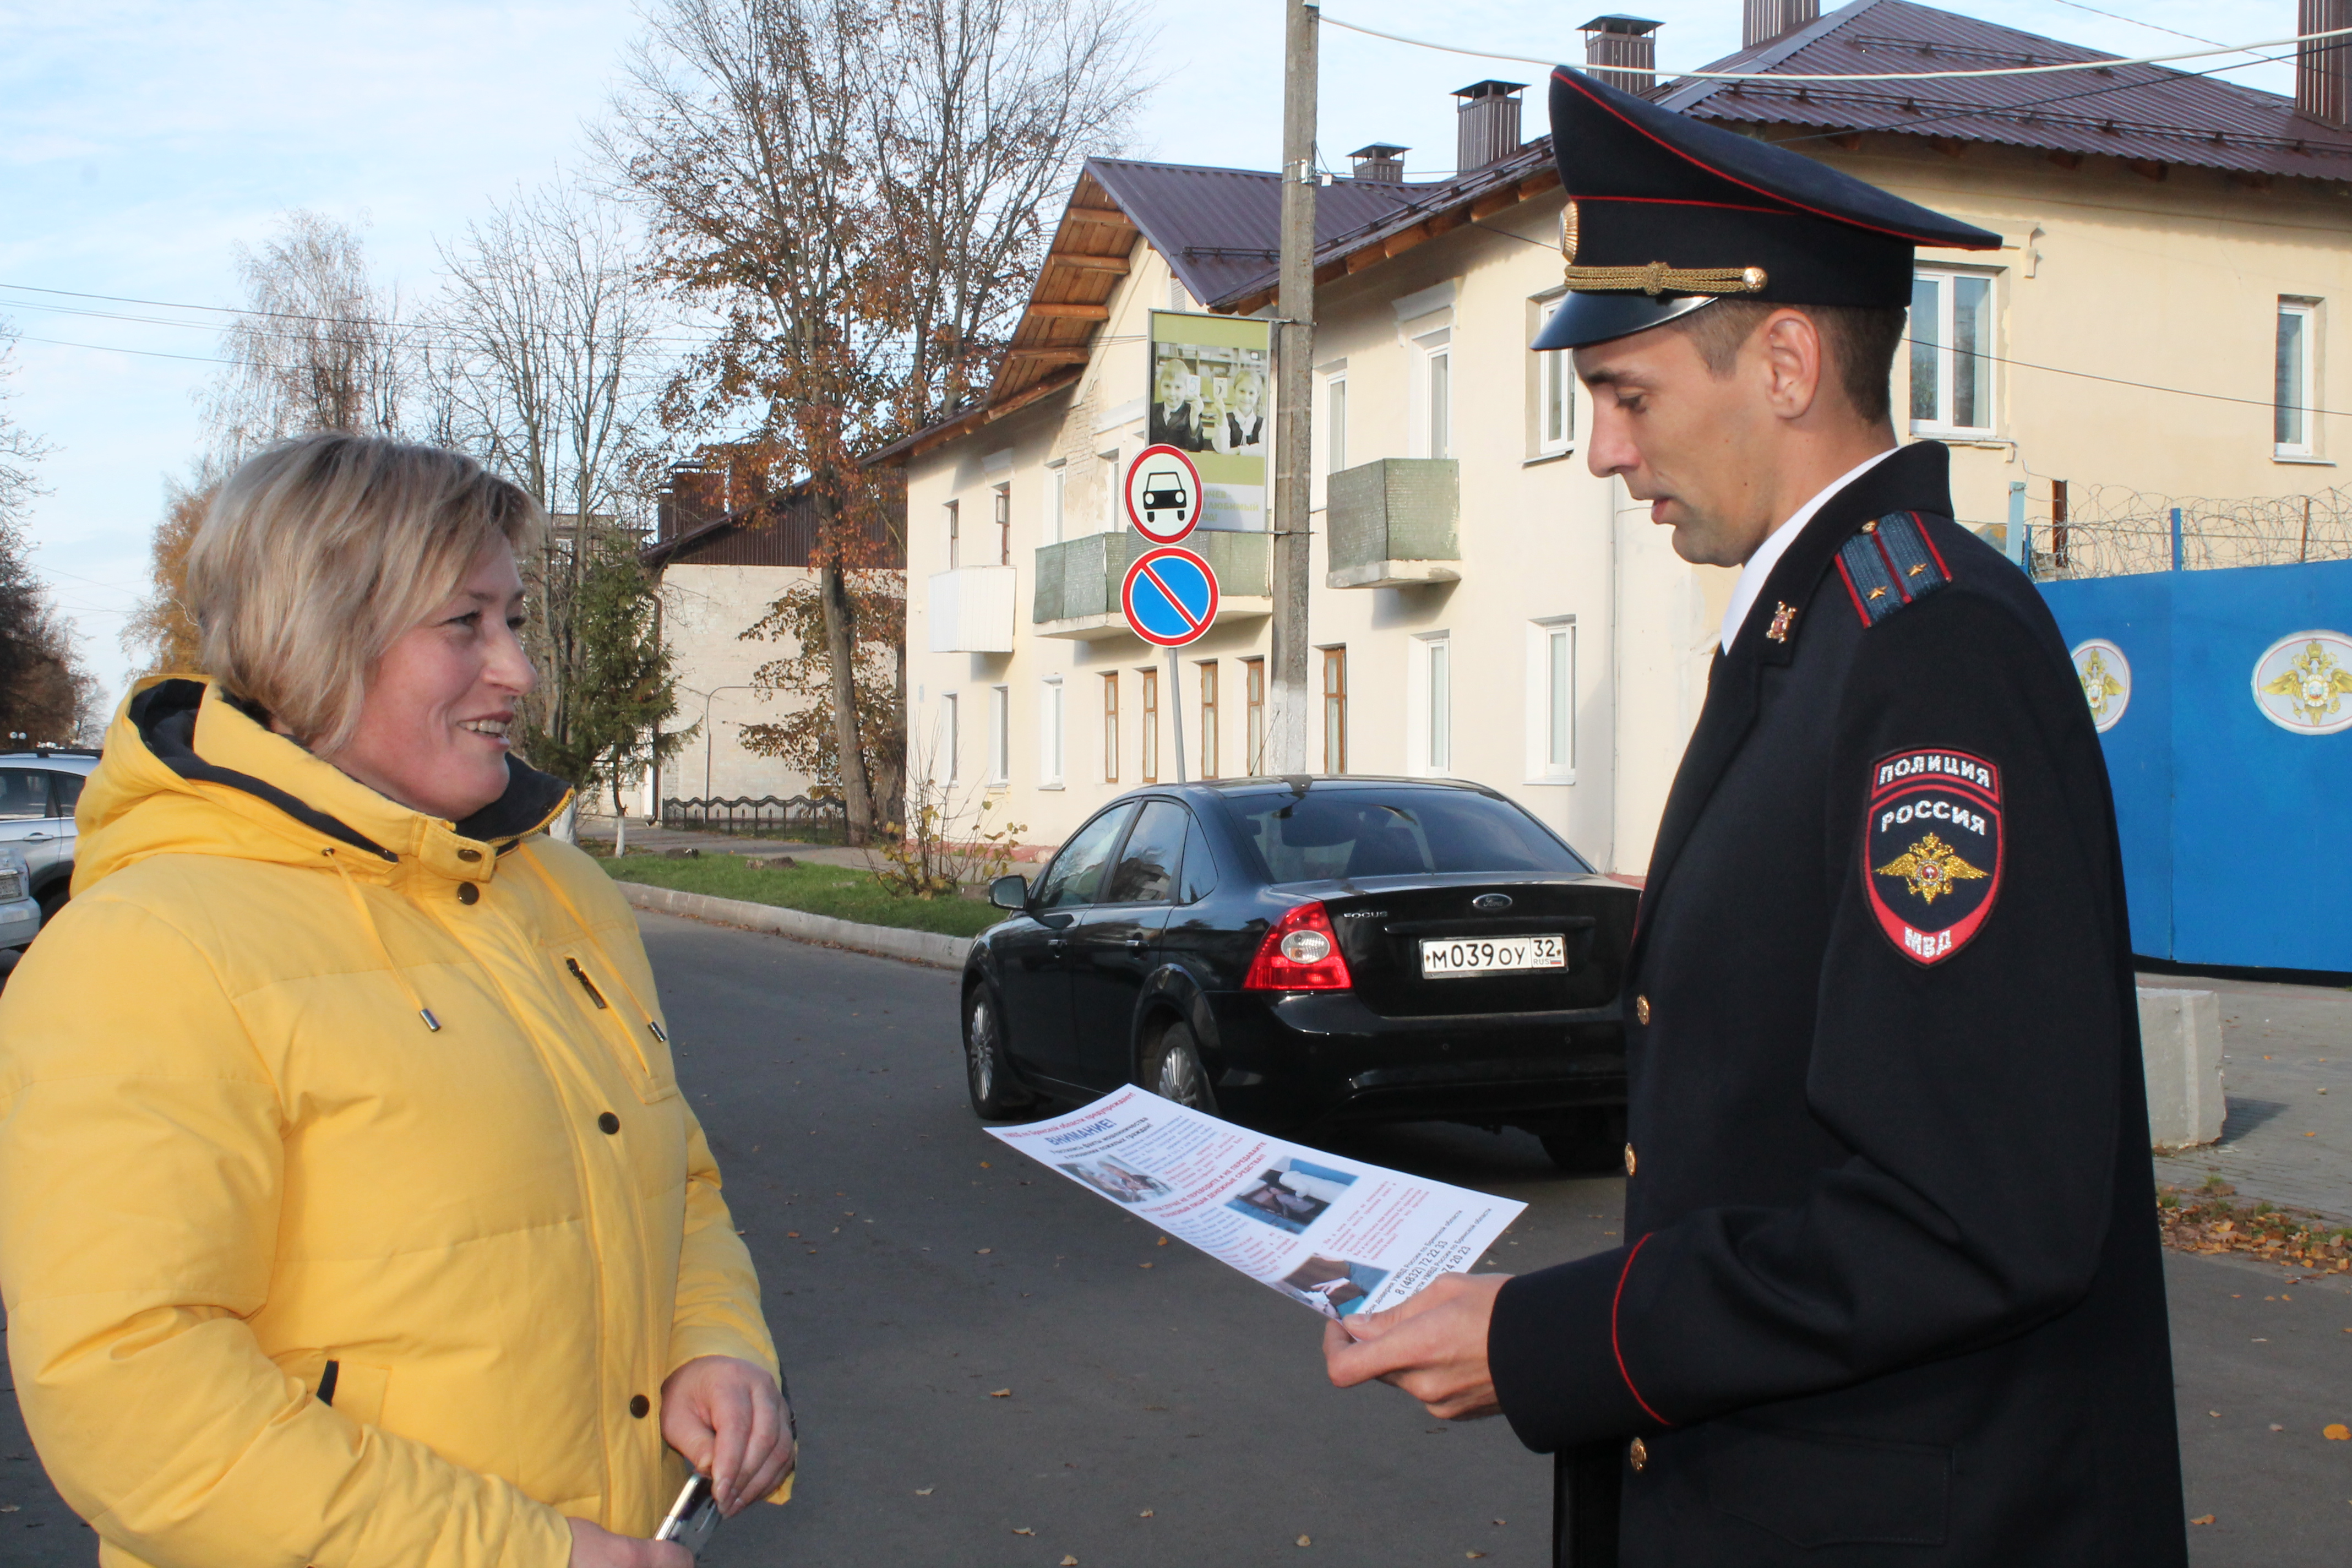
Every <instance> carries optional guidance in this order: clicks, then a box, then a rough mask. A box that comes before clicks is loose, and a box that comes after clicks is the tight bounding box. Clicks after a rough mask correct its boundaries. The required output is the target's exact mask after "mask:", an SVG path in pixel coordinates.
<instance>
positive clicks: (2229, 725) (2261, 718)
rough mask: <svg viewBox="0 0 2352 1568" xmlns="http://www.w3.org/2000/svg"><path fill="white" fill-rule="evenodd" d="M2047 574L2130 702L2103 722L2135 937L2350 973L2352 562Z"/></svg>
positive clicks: (2098, 680) (2052, 596)
mask: <svg viewBox="0 0 2352 1568" xmlns="http://www.w3.org/2000/svg"><path fill="white" fill-rule="evenodd" d="M2176 548H2177V546H2176ZM2041 586H2042V594H2043V595H2044V596H2045V597H2046V599H2047V600H2048V602H2049V604H2050V607H2051V610H2052V611H2053V614H2055V615H2056V616H2057V618H2058V625H2059V628H2060V630H2061V631H2063V633H2064V635H2065V637H2066V642H2067V646H2068V647H2070V648H2073V649H2074V650H2075V655H2076V667H2077V669H2078V671H2079V670H2082V669H2084V668H2085V667H2086V666H2087V665H2088V664H2089V655H2090V654H2093V653H2096V654H2098V655H2099V656H2100V662H2099V665H2098V666H2097V668H2095V669H2093V670H2092V671H2091V675H2092V683H2093V684H2096V685H2097V686H2098V695H2099V696H2100V698H2101V699H2102V700H2105V702H2106V703H2108V704H2109V705H2110V706H2111V707H2115V706H2119V707H2120V708H2121V713H2120V716H2119V717H2117V718H2116V719H2115V720H2114V721H2113V722H2112V724H2111V725H2110V727H2108V728H2107V729H2106V730H2105V731H2104V732H2103V733H2102V735H2101V737H2100V738H2101V740H2102V742H2104V743H2105V748H2106V756H2107V768H2108V772H2109V773H2110V775H2111V776H2112V778H2113V780H2114V784H2115V795H2116V818H2117V822H2118V826H2120V828H2121V831H2122V836H2123V847H2124V875H2125V879H2126V896H2127V898H2128V900H2129V905H2130V913H2131V926H2132V947H2133V951H2135V952H2138V953H2140V954H2142V955H2144V956H2147V957H2152V958H2164V959H2171V960H2174V961H2176V962H2179V963H2210V964H2217V965H2243V966H2247V967H2253V968H2275V969H2314V970H2333V971H2337V972H2345V971H2352V832H2347V827H2346V826H2345V825H2346V822H2347V812H2352V561H2326V562H2317V563H2312V564H2309V565H2291V566H2246V567H2237V568H2230V569H2222V570H2216V571H2203V572H2198V571H2189V572H2183V571H2173V572H2157V573H2147V574H2137V575H2132V576H2120V577H2102V578H2092V579H2086V580H2076V581H2071V582H2054V583H2043V584H2042V585H2041ZM2311 634H2319V635H2318V636H2316V637H2314V636H2312V635H2311ZM2093 642H2101V643H2105V644H2109V645H2112V646H2113V647H2114V649H2115V650H2116V651H2117V652H2118V653H2120V654H2121V655H2122V658H2121V659H2120V660H2117V659H2114V658H2108V657H2106V656H2105V653H2104V651H2103V650H2100V649H2096V648H2086V645H2088V644H2091V643H2093ZM2258 666H2259V667H2260V668H2259V669H2258V668H2257V667H2258ZM2118 667H2120V668H2118ZM2339 671H2341V672H2342V673H2341V674H2338V673H2337V672H2339ZM2306 681H2308V682H2309V683H2310V684H2309V685H2307V686H2306V685H2305V682H2306ZM2117 687H2120V688H2122V690H2121V691H2120V692H2118V691H2117V690H2116V688H2117ZM2331 694H2332V695H2333V696H2334V697H2335V698H2339V699H2340V702H2338V703H2337V704H2336V706H2335V707H2333V708H2331V707H2330V706H2329V698H2330V696H2331Z"/></svg>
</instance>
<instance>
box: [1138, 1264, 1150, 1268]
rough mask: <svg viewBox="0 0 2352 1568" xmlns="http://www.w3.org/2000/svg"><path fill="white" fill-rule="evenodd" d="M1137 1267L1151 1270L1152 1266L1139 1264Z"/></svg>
mask: <svg viewBox="0 0 2352 1568" xmlns="http://www.w3.org/2000/svg"><path fill="white" fill-rule="evenodd" d="M1136 1267H1137V1268H1150V1267H1151V1265H1150V1264H1149V1263H1139V1264H1137V1265H1136Z"/></svg>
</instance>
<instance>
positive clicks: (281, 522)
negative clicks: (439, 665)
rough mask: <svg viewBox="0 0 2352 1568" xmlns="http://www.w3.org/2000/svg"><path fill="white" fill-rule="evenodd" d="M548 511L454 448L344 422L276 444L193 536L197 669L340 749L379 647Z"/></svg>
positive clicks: (251, 462)
mask: <svg viewBox="0 0 2352 1568" xmlns="http://www.w3.org/2000/svg"><path fill="white" fill-rule="evenodd" d="M545 521H546V516H545V514H544V513H543V512H542V511H541V510H540V505H539V503H538V502H537V501H536V500H532V499H531V498H530V494H529V493H528V492H526V491H525V490H523V489H521V488H520V486H517V485H514V484H510V483H509V482H508V481H507V480H505V479H499V478H498V477H496V476H495V475H493V474H491V473H489V472H488V470H486V469H484V468H483V467H482V466H481V465H480V464H479V463H477V462H476V461H474V460H473V459H472V458H467V457H465V456H462V455H461V454H459V453H456V452H446V451H443V450H441V449H440V448H438V447H413V446H409V445H406V444H404V443H403V442H398V441H389V440H385V439H383V438H382V437H372V436H352V435H348V434H345V433H342V432H339V431H331V432H326V433H322V434H320V435H316V436H306V437H302V438H301V439H299V440H296V441H289V442H287V443H285V444H284V445H283V446H278V447H271V448H270V449H269V450H268V451H266V452H263V453H261V454H260V455H259V456H257V457H255V458H249V459H247V461H246V462H245V463H244V464H242V465H241V466H239V467H238V468H237V470H236V472H235V473H233V474H231V475H230V476H229V477H228V479H226V481H224V482H223V484H222V485H221V488H220V491H219V493H218V494H217V495H215V497H214V498H213V503H212V509H211V510H210V511H209V512H208V513H206V515H205V521H204V526H203V527H202V528H201V529H199V530H198V531H197V532H196V537H195V541H194V543H193V544H191V545H190V547H189V550H188V577H187V594H188V607H189V610H190V612H191V613H192V614H193V615H194V617H195V621H196V625H197V627H198V629H199V631H200V633H201V635H202V639H203V640H202V643H201V645H200V652H201V658H202V660H203V663H204V667H205V673H207V674H209V675H211V676H212V677H213V678H214V679H216V680H218V681H219V682H220V683H221V684H222V685H223V686H225V687H226V688H227V689H229V690H230V691H231V692H233V693H234V694H236V696H238V697H240V698H244V699H246V700H249V701H253V702H257V703H259V704H260V705H261V706H262V707H263V708H265V709H267V710H268V711H269V713H270V715H271V716H272V717H273V718H275V719H277V720H278V721H281V722H283V723H284V724H285V726H286V727H287V728H288V729H289V730H291V731H293V732H294V735H295V737H296V738H297V739H299V740H300V741H301V742H303V743H304V744H305V745H307V746H310V747H311V748H313V749H314V750H317V751H321V752H332V751H335V750H337V749H338V748H340V747H341V746H342V745H344V744H345V743H346V742H349V741H350V740H351V737H352V731H353V730H354V729H355V728H356V727H357V725H358V723H359V715H360V703H361V700H362V698H363V697H364V696H365V695H366V693H367V685H368V680H369V678H370V677H371V676H372V675H373V673H374V671H375V667H376V661H377V660H378V659H380V658H383V653H384V650H385V649H387V648H389V647H391V646H392V645H393V643H394V641H395V640H396V639H397V638H398V637H400V636H401V634H403V633H404V632H406V631H407V630H408V629H409V628H411V627H412V626H416V625H417V624H418V623H419V622H421V621H422V620H423V619H424V618H425V616H427V615H429V614H431V613H432V611H433V609H434V607H435V606H436V605H439V604H441V603H442V602H443V601H444V600H446V599H448V598H450V597H451V596H452V595H455V594H457V591H458V590H459V588H460V587H461V586H462V585H463V584H464V583H465V580H466V575H467V572H468V571H470V570H471V569H472V566H473V563H474V561H475V559H476V558H477V557H478V556H479V555H480V554H481V552H483V551H484V550H485V549H487V548H488V547H489V546H490V545H491V544H492V543H493V542H498V541H500V540H503V541H505V542H506V543H508V544H509V545H510V546H513V547H515V548H516V549H518V550H520V548H521V547H522V546H523V545H524V543H525V542H526V541H527V540H528V539H530V537H531V536H532V534H533V533H534V532H535V531H536V530H537V529H539V528H540V527H541V526H542V525H543V524H544V523H545Z"/></svg>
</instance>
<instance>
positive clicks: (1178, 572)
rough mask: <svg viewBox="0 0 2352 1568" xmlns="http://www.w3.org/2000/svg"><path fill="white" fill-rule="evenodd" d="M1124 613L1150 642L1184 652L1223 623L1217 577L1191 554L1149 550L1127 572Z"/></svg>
mask: <svg viewBox="0 0 2352 1568" xmlns="http://www.w3.org/2000/svg"><path fill="white" fill-rule="evenodd" d="M1118 607H1119V609H1120V610H1121V611H1122V612H1123V613H1124V614H1125V615H1126V616H1127V626H1128V629H1129V631H1132V632H1133V633H1134V634H1135V635H1136V636H1137V637H1141V638H1142V639H1143V640H1144V641H1145V642H1148V643H1157V644H1158V645H1159V646H1160V647H1183V646H1184V645H1185V644H1186V643H1189V642H1192V641H1193V640H1195V639H1197V638H1198V637H1200V636H1201V634H1202V633H1203V632H1205V631H1207V630H1208V629H1209V626H1210V625H1211V623H1213V621H1215V620H1216V618H1217V574H1216V573H1214V572H1213V571H1211V570H1210V569H1209V563H1207V562H1205V561H1203V560H1202V559H1201V558H1200V557H1199V556H1197V555H1195V554H1193V553H1192V552H1191V551H1189V550H1178V549H1175V548H1173V547H1163V548H1161V549H1159V550H1147V551H1145V552H1143V553H1142V554H1141V555H1139V556H1137V557H1136V559H1135V564H1134V565H1132V566H1130V567H1129V568H1128V569H1127V580H1126V581H1125V582H1123V583H1121V584H1119V588H1118Z"/></svg>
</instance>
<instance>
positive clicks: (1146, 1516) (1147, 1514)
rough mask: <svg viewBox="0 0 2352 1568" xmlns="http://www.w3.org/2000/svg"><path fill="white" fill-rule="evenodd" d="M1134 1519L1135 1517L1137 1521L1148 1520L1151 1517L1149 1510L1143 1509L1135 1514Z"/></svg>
mask: <svg viewBox="0 0 2352 1568" xmlns="http://www.w3.org/2000/svg"><path fill="white" fill-rule="evenodd" d="M1135 1517H1136V1518H1138V1519H1150V1517H1151V1510H1150V1509H1148V1508H1147V1509H1145V1510H1143V1511H1142V1512H1141V1513H1139V1514H1137V1515H1136V1516H1135Z"/></svg>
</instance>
